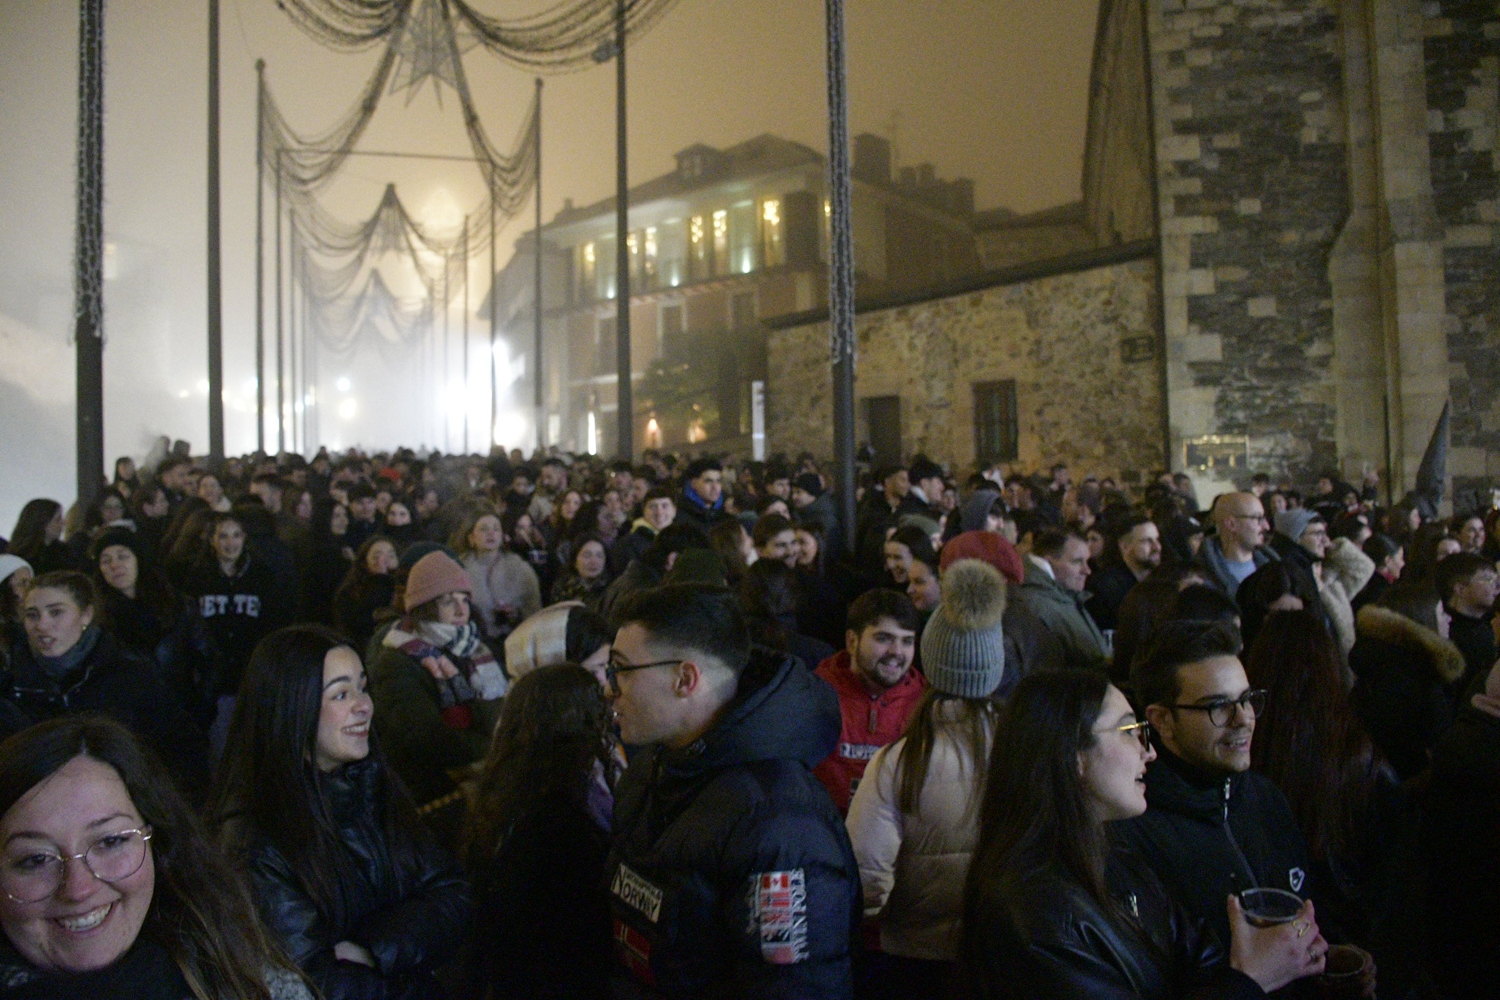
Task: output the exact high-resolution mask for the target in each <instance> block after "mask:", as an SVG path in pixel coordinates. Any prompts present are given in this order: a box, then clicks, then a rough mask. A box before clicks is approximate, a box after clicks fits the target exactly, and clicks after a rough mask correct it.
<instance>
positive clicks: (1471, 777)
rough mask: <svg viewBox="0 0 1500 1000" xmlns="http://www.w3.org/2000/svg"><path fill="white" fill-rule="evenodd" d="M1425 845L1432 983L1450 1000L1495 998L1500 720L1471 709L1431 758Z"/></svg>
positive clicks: (1499, 932) (1499, 929) (1499, 935)
mask: <svg viewBox="0 0 1500 1000" xmlns="http://www.w3.org/2000/svg"><path fill="white" fill-rule="evenodd" d="M1423 840H1424V842H1425V845H1426V855H1427V864H1428V870H1429V872H1430V879H1429V891H1428V916H1429V919H1430V921H1431V934H1430V940H1431V948H1432V972H1433V976H1434V978H1436V979H1437V981H1438V984H1439V985H1440V986H1441V987H1442V988H1443V989H1444V990H1445V991H1446V992H1447V993H1448V995H1449V996H1451V997H1454V998H1458V997H1483V996H1491V997H1492V996H1494V995H1495V992H1494V991H1495V974H1494V960H1495V956H1496V955H1500V920H1496V919H1495V914H1496V913H1500V879H1497V878H1496V874H1495V872H1496V864H1495V851H1496V849H1497V848H1500V719H1497V718H1496V717H1495V716H1493V715H1489V714H1487V713H1485V712H1482V711H1480V710H1479V709H1477V708H1475V707H1473V706H1472V705H1466V706H1465V707H1464V708H1463V709H1461V710H1460V711H1459V713H1458V719H1457V721H1455V722H1454V724H1453V727H1452V728H1451V729H1449V730H1448V732H1447V733H1446V734H1444V736H1443V738H1442V739H1441V740H1440V741H1439V742H1438V745H1437V749H1436V750H1435V752H1434V753H1433V758H1432V783H1431V785H1430V786H1429V788H1428V792H1427V800H1426V818H1425V822H1424V829H1423Z"/></svg>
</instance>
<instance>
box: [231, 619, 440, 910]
mask: <svg viewBox="0 0 1500 1000" xmlns="http://www.w3.org/2000/svg"><path fill="white" fill-rule="evenodd" d="M341 646H342V647H345V648H348V640H346V639H344V638H343V637H342V636H340V635H339V634H338V633H337V632H335V631H333V630H332V629H329V628H325V627H323V626H321V625H294V626H292V627H290V628H284V629H279V630H278V631H275V632H272V633H271V634H270V635H268V636H266V637H265V638H264V639H262V640H261V641H260V643H259V644H258V645H257V646H256V647H255V652H254V653H253V654H251V657H250V663H249V666H247V667H246V668H245V676H244V680H243V681H242V682H241V683H240V690H239V697H238V700H237V702H236V704H235V707H234V716H233V718H232V719H231V720H230V723H229V736H228V740H227V741H226V749H225V752H224V758H223V760H221V761H220V762H219V768H218V771H217V773H216V774H215V775H214V784H213V789H212V791H211V792H210V794H209V805H208V809H207V815H208V817H209V821H210V823H211V824H213V826H214V827H215V828H216V830H217V834H218V838H219V843H220V845H221V846H222V847H224V848H225V849H226V850H227V851H229V852H231V854H240V853H243V852H244V851H245V850H246V849H248V848H249V846H250V842H251V840H252V839H253V838H254V836H255V835H256V834H259V835H260V836H263V837H265V838H266V839H267V840H269V841H270V842H271V844H272V845H273V846H274V847H275V848H276V849H277V850H278V851H280V852H281V854H282V856H283V857H285V858H286V860H287V863H288V864H289V865H290V867H291V869H292V872H293V874H294V875H295V876H296V878H297V881H298V882H299V883H300V884H301V886H302V888H303V890H304V891H305V892H306V893H307V895H308V897H309V898H311V899H312V901H313V903H314V905H316V906H317V908H318V912H319V913H321V914H322V915H323V916H324V917H325V919H327V920H329V921H330V922H331V923H334V924H337V923H340V922H341V920H342V916H343V914H344V897H343V892H344V889H345V887H346V886H349V885H351V884H352V883H353V874H352V872H353V868H352V861H351V859H350V857H349V853H348V850H347V849H346V848H345V847H344V845H343V842H342V840H341V839H340V837H339V832H338V827H337V825H336V823H335V821H334V818H333V816H332V813H331V811H330V809H329V803H328V798H327V794H326V791H325V782H326V780H327V779H326V777H325V775H324V774H323V772H322V771H320V770H319V769H318V767H317V765H316V764H315V763H314V757H315V749H316V746H317V739H318V719H319V716H320V714H321V712H322V705H323V660H324V658H325V657H326V656H327V655H328V653H329V651H330V650H333V649H337V648H339V647H341ZM368 759H370V760H372V761H373V762H374V765H375V766H376V767H377V768H378V769H379V774H380V779H379V781H380V789H379V793H378V802H377V804H376V812H377V816H378V817H379V821H380V824H381V827H382V832H383V833H384V835H385V842H386V849H387V853H388V854H389V856H390V858H391V862H392V864H393V865H394V866H395V867H397V868H398V869H399V868H400V867H401V866H402V859H403V857H404V856H406V855H409V854H410V853H411V852H412V851H413V850H414V846H415V843H416V840H417V839H418V837H419V836H420V831H419V829H418V820H417V813H416V809H415V807H414V806H413V805H412V802H411V797H410V796H409V795H408V794H407V792H406V789H405V788H404V787H403V786H402V784H401V782H400V780H399V779H398V778H397V777H396V774H395V772H394V771H393V770H391V768H390V767H389V766H387V765H386V763H385V760H384V757H383V756H382V754H381V751H380V747H379V745H378V743H377V741H376V738H375V733H374V731H373V729H372V732H371V736H370V757H369V758H368Z"/></svg>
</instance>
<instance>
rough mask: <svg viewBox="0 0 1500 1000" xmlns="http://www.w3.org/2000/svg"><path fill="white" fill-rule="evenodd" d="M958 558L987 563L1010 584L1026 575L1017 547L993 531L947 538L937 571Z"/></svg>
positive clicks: (966, 532) (1018, 581)
mask: <svg viewBox="0 0 1500 1000" xmlns="http://www.w3.org/2000/svg"><path fill="white" fill-rule="evenodd" d="M960 559H978V560H979V561H980V562H987V563H989V564H990V565H991V566H993V567H995V568H996V569H997V570H999V571H1000V575H1001V576H1003V577H1005V578H1006V579H1007V580H1010V581H1011V582H1012V583H1020V582H1021V581H1022V580H1024V579H1025V578H1026V567H1025V566H1024V565H1022V563H1021V553H1019V552H1017V551H1016V547H1015V546H1014V545H1012V544H1010V542H1009V541H1007V540H1006V538H1005V536H1004V535H1001V534H1000V533H999V532H996V531H984V530H980V531H965V532H964V533H963V534H961V535H958V536H956V537H954V538H952V539H950V540H949V542H948V544H947V545H944V546H943V554H942V555H941V556H939V557H938V572H945V571H947V569H948V567H949V566H950V565H951V564H953V563H955V562H957V561H958V560H960Z"/></svg>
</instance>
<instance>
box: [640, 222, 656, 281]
mask: <svg viewBox="0 0 1500 1000" xmlns="http://www.w3.org/2000/svg"><path fill="white" fill-rule="evenodd" d="M644 236H645V238H644V239H643V240H642V241H641V243H642V246H643V247H644V248H645V252H644V253H643V254H642V256H641V272H642V274H643V276H644V277H645V279H646V287H647V288H655V287H656V257H657V246H656V227H655V226H648V227H647V228H646V232H645V234H644Z"/></svg>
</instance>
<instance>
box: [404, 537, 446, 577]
mask: <svg viewBox="0 0 1500 1000" xmlns="http://www.w3.org/2000/svg"><path fill="white" fill-rule="evenodd" d="M433 552H441V553H442V554H443V555H445V556H447V557H448V558H449V559H452V560H453V561H454V562H458V556H456V555H454V554H453V550H452V549H450V548H448V546H446V545H440V544H438V543H437V542H412V543H411V544H410V545H408V546H407V547H406V551H405V552H403V553H401V560H400V562H398V563H397V568H399V569H404V570H406V571H407V572H408V573H409V572H411V569H412V567H413V566H415V565H416V564H417V563H419V562H421V561H422V557H423V556H426V555H430V554H431V553H433Z"/></svg>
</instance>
